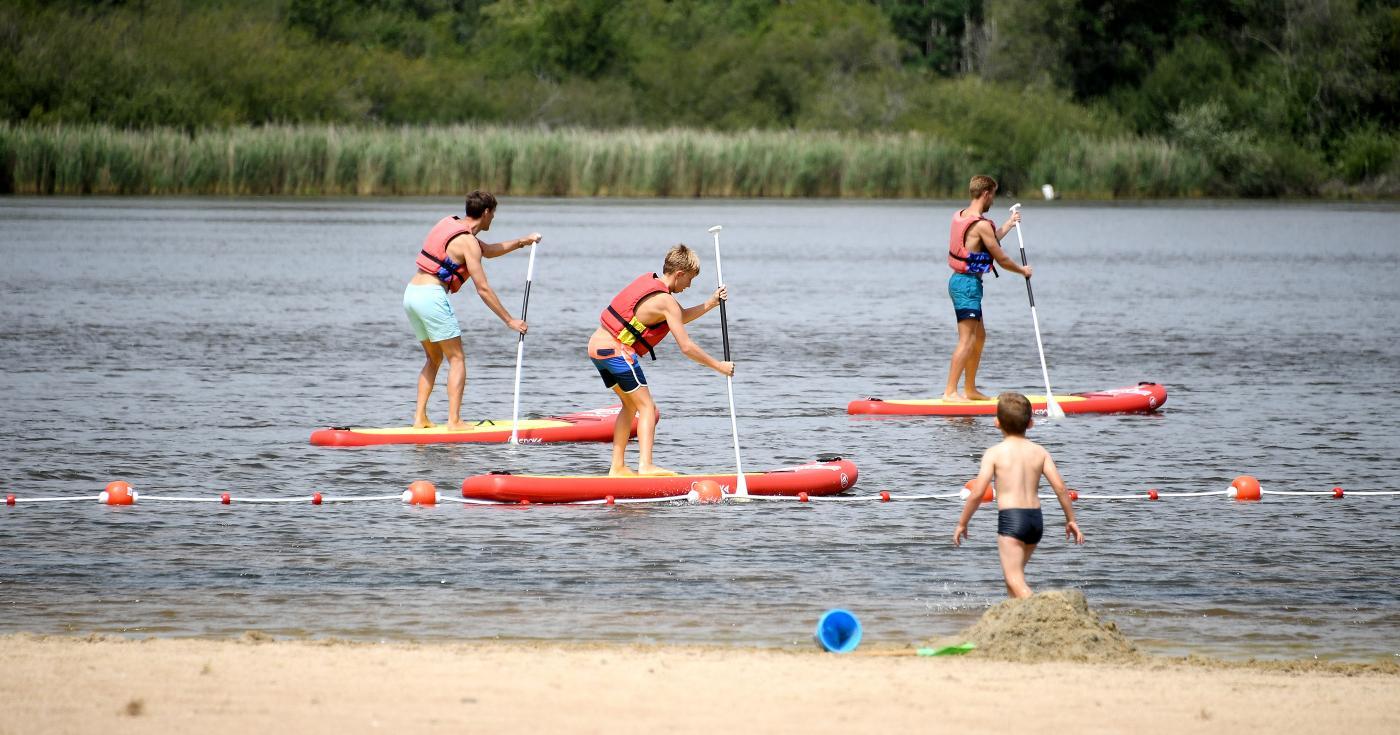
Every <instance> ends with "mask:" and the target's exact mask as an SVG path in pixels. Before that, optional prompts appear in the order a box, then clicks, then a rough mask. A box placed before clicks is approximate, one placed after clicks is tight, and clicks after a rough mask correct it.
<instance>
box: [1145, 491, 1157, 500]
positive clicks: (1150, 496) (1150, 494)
mask: <svg viewBox="0 0 1400 735" xmlns="http://www.w3.org/2000/svg"><path fill="white" fill-rule="evenodd" d="M1147 499H1148V500H1156V499H1157V489H1156V488H1153V489H1151V490H1148V491H1147Z"/></svg>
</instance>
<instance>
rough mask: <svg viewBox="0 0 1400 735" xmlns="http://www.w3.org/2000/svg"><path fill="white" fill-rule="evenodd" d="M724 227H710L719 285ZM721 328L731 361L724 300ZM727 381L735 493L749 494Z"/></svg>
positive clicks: (729, 378)
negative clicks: (720, 242) (720, 235)
mask: <svg viewBox="0 0 1400 735" xmlns="http://www.w3.org/2000/svg"><path fill="white" fill-rule="evenodd" d="M721 229H723V228H722V227H720V226H719V225H715V226H714V227H711V228H710V233H711V234H713V235H714V236H715V278H717V279H718V280H719V285H720V286H723V285H724V266H723V265H722V264H721V261H720V255H719V232H720V230H721ZM719 320H720V329H721V331H722V332H723V333H724V359H725V361H726V362H728V361H729V359H730V357H729V317H728V314H727V313H726V310H725V308H724V302H723V301H721V302H719ZM724 379H725V381H726V383H727V384H728V386H729V429H730V431H731V433H733V435H734V475H735V480H734V494H735V495H739V496H747V495H748V494H749V483H748V481H747V480H745V479H744V462H743V460H742V459H741V458H740V456H739V415H738V413H737V412H736V411H735V410H734V376H732V375H726V376H725V378H724Z"/></svg>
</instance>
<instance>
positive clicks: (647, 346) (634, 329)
mask: <svg viewBox="0 0 1400 735" xmlns="http://www.w3.org/2000/svg"><path fill="white" fill-rule="evenodd" d="M658 293H671V289H669V288H667V287H666V283H665V282H664V281H662V280H661V278H660V277H659V276H657V275H656V274H655V273H643V274H642V275H640V276H637V279H636V280H634V281H632V282H631V283H629V284H628V285H627V288H624V289H622V291H620V292H619V293H618V294H617V295H616V296H614V297H613V300H612V303H610V304H608V308H606V309H604V310H603V313H602V314H601V315H600V316H599V317H598V319H599V321H601V322H602V323H603V328H604V329H606V330H608V334H611V335H612V336H613V337H615V338H616V339H617V341H618V342H620V343H622V344H623V345H626V346H628V347H630V348H632V351H633V352H636V353H637V354H639V355H646V354H650V355H651V359H653V360H655V359H656V352H655V350H656V344H657V343H658V342H660V341H661V340H662V339H663V338H665V336H666V335H668V334H670V333H671V327H670V325H668V324H667V323H666V320H665V319H662V320H661V321H660V322H657V323H656V324H643V323H642V322H641V321H640V320H638V319H637V305H638V304H640V303H642V299H645V298H647V297H648V296H651V295H652V294H658Z"/></svg>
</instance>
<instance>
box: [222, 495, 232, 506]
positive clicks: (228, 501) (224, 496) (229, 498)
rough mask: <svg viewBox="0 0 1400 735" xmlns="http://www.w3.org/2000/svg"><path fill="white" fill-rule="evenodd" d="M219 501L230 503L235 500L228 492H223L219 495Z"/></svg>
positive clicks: (225, 503)
mask: <svg viewBox="0 0 1400 735" xmlns="http://www.w3.org/2000/svg"><path fill="white" fill-rule="evenodd" d="M219 502H220V503H223V504H224V505H229V504H230V503H232V502H233V498H231V497H229V494H228V493H222V494H221V495H219Z"/></svg>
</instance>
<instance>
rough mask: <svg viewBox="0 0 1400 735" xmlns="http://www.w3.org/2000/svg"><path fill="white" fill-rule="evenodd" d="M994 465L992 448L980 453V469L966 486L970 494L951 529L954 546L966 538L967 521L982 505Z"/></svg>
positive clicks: (993, 471)
mask: <svg viewBox="0 0 1400 735" xmlns="http://www.w3.org/2000/svg"><path fill="white" fill-rule="evenodd" d="M996 466H997V465H996V462H995V461H993V460H992V450H990V449H988V450H987V451H986V453H985V454H983V455H982V469H981V470H979V471H978V472H977V477H976V478H974V479H973V480H972V484H971V485H969V486H968V491H969V492H971V493H972V494H971V495H968V496H967V502H965V503H963V509H962V515H961V516H960V517H959V518H958V527H957V529H956V530H954V531H953V545H954V546H962V540H963V539H965V538H967V523H968V521H970V520H972V514H973V513H976V512H977V508H978V507H980V506H981V505H982V495H983V494H984V493H986V492H987V485H989V484H991V482H992V476H993V475H994V474H995V473H996Z"/></svg>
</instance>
